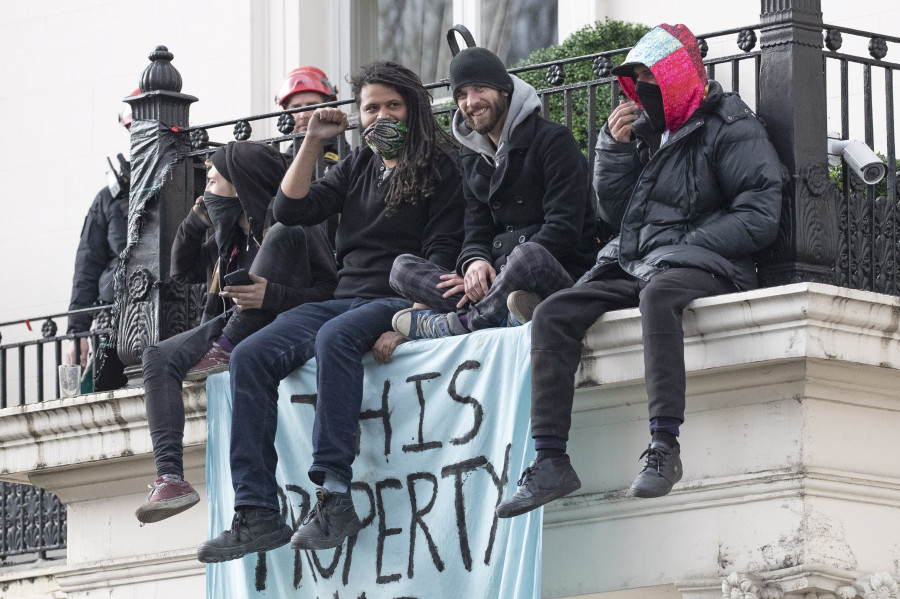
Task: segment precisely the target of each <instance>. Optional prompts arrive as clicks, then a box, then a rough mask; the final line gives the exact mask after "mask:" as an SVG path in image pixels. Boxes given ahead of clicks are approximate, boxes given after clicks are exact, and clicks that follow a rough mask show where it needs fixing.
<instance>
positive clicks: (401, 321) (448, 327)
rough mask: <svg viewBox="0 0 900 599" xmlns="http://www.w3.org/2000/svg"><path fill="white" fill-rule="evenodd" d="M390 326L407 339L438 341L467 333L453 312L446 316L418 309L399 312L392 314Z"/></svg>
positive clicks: (434, 311)
mask: <svg viewBox="0 0 900 599" xmlns="http://www.w3.org/2000/svg"><path fill="white" fill-rule="evenodd" d="M391 326H393V327H394V330H395V331H397V332H398V333H400V334H401V335H403V336H404V337H406V338H407V339H440V338H442V337H452V336H454V335H465V334H466V333H468V332H469V331H467V330H466V327H464V326H463V325H462V323H461V322H460V321H459V316H457V315H456V314H455V313H453V312H450V313H449V314H447V313H444V312H438V311H437V310H420V309H418V308H407V309H405V310H400V311H399V312H397V313H396V314H394V318H393V319H392V320H391Z"/></svg>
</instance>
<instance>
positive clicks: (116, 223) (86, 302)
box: [66, 93, 134, 391]
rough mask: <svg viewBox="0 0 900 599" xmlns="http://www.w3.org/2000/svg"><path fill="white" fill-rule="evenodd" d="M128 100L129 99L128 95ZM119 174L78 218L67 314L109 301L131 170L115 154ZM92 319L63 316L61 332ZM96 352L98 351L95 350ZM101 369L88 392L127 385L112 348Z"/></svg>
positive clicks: (78, 329)
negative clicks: (65, 324) (80, 221)
mask: <svg viewBox="0 0 900 599" xmlns="http://www.w3.org/2000/svg"><path fill="white" fill-rule="evenodd" d="M132 95H134V94H133V93H132ZM131 119H132V117H131V107H130V106H127V105H126V108H125V109H124V110H123V111H122V113H121V114H120V115H119V120H120V122H121V123H122V125H123V126H124V127H125V129H127V130H129V131H130V130H131ZM119 160H120V171H121V172H115V171H113V172H109V173H107V177H108V179H109V185H107V186H106V187H104V188H103V189H101V190H100V192H99V193H98V194H97V196H96V197H95V198H94V202H93V203H92V204H91V207H90V209H89V210H88V213H87V216H85V218H84V226H83V227H82V228H81V238H80V239H79V241H78V250H77V252H76V253H75V273H74V275H73V276H72V298H71V300H70V301H69V311H73V310H80V309H84V308H90V307H92V306H97V305H106V304H112V303H113V301H114V300H115V293H114V286H113V276H114V275H115V272H116V266H117V265H118V262H119V254H120V253H122V250H124V249H125V240H126V230H127V228H128V190H129V179H130V176H131V166H130V165H129V164H128V162H126V161H125V160H124V159H123V158H122V155H121V154H119ZM94 316H95V315H94V314H75V315H72V316H70V317H69V325H68V329H67V330H66V333H67V334H69V335H71V334H75V333H87V332H88V331H90V330H91V324H92V323H93V320H94ZM88 339H90V337H88V336H84V337H79V338H77V339H75V343H77V344H78V353H79V356H78V357H79V360H78V361H79V363H80V364H81V366H82V368H85V367H86V366H87V362H88V354H89V353H90V344H89V342H88ZM75 343H73V344H72V345H71V346H70V347H69V349H68V350H67V351H66V363H68V364H74V363H75ZM98 351H99V349H98ZM94 362H95V364H96V365H98V366H102V367H101V368H100V369H99V371H97V372H94V373H93V378H94V380H93V383H94V384H93V390H94V391H110V390H112V389H118V388H119V387H121V386H122V385H124V384H125V383H127V382H128V378H127V377H126V376H125V374H124V370H125V366H124V365H123V364H122V362H121V361H120V360H119V356H118V354H117V353H116V351H115V349H114V348H113V349H112V350H111V351H110V350H107V351H105V352H104V353H103V356H102V358H99V357H98V359H96V360H94Z"/></svg>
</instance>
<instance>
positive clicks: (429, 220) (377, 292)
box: [197, 61, 463, 562]
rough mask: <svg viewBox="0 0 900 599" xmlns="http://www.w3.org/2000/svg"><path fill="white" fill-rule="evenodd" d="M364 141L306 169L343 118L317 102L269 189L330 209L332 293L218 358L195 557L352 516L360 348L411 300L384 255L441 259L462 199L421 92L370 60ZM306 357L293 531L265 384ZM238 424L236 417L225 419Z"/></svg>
mask: <svg viewBox="0 0 900 599" xmlns="http://www.w3.org/2000/svg"><path fill="white" fill-rule="evenodd" d="M351 85H352V87H353V95H354V97H355V98H356V103H357V105H358V107H359V110H360V127H361V128H362V129H363V132H362V137H363V138H364V140H365V141H366V143H365V145H362V146H361V147H359V148H357V149H356V150H354V151H353V153H351V154H350V155H349V156H348V157H346V158H345V159H343V160H342V161H341V162H340V163H339V164H338V165H337V166H335V167H334V168H332V169H331V170H330V171H329V172H328V173H327V174H326V175H325V176H324V177H322V178H321V179H318V180H316V181H313V182H312V183H311V180H312V172H313V168H314V166H315V161H316V157H317V156H318V155H319V154H320V153H321V151H322V144H323V143H324V140H327V139H328V138H331V137H334V136H335V135H339V134H341V133H342V132H343V131H344V130H345V129H346V128H347V126H348V121H347V115H346V114H344V113H343V112H342V111H341V110H339V109H337V108H319V109H317V110H316V111H315V112H314V113H313V116H312V118H311V119H310V121H309V125H308V128H307V131H306V137H305V138H304V140H303V144H302V145H301V147H300V150H299V152H298V153H297V157H296V158H295V159H294V162H293V163H292V164H291V167H290V168H289V169H288V172H287V174H286V175H285V178H284V180H283V181H282V183H281V188H280V190H279V192H278V195H277V196H276V199H275V217H276V218H277V219H278V220H279V221H280V222H282V223H284V224H288V225H296V224H307V225H311V224H315V223H319V222H322V221H324V220H325V219H326V218H328V217H329V216H330V215H332V214H335V213H340V214H341V220H340V225H339V226H338V229H337V247H336V250H337V258H338V263H339V267H338V285H337V290H336V291H335V293H334V297H335V299H334V300H331V301H327V302H321V303H317V304H305V305H303V306H299V307H298V308H296V309H293V310H289V311H287V312H284V313H282V314H281V315H280V316H279V317H278V318H277V319H276V320H275V322H273V323H272V324H271V325H269V326H267V327H265V328H264V329H262V330H260V331H259V332H257V333H256V334H254V335H251V336H250V337H248V338H247V339H245V340H244V341H243V343H241V344H240V345H239V346H238V347H237V348H236V350H235V352H234V353H233V354H232V356H231V365H230V372H231V389H232V397H233V400H234V411H233V416H232V418H233V420H232V422H233V423H235V424H233V426H232V431H231V476H232V484H233V486H234V492H235V501H234V505H235V515H234V520H233V521H232V526H231V529H230V530H226V531H225V532H223V533H222V534H220V535H219V536H218V537H216V538H214V539H212V540H210V541H207V542H205V543H203V544H202V545H201V546H200V549H199V550H198V552H197V557H198V559H199V560H200V561H202V562H219V561H224V560H230V559H236V558H239V557H241V556H243V555H246V554H248V553H254V552H258V551H268V550H270V549H275V548H276V547H280V546H282V545H284V544H285V543H287V542H288V541H289V540H290V541H291V547H293V548H295V549H326V548H330V547H337V546H339V545H340V544H341V543H342V542H343V540H344V539H345V538H347V537H348V536H350V535H352V534H355V533H356V532H358V531H359V529H360V527H361V525H360V521H359V518H358V517H357V515H356V512H355V511H354V509H353V501H352V499H351V496H350V483H351V481H352V476H353V470H352V464H353V460H354V457H355V451H356V430H357V426H358V424H359V412H360V405H361V403H362V392H363V391H362V390H363V366H362V356H363V354H365V353H366V352H368V351H369V350H371V349H372V348H373V345H374V344H376V342H377V341H378V340H379V338H380V337H381V336H382V335H383V334H384V333H386V332H387V331H390V329H391V318H392V317H393V315H394V314H395V313H396V312H397V311H399V310H402V309H404V308H407V307H409V306H410V304H411V302H410V301H409V300H406V299H403V298H401V297H398V296H397V294H396V293H394V291H393V290H392V289H391V287H390V285H389V284H388V276H389V273H390V270H391V265H392V263H393V262H394V259H395V258H396V257H397V256H399V255H400V254H413V255H416V256H421V257H423V258H425V259H426V260H428V261H430V262H433V263H434V264H435V265H437V266H439V267H441V268H450V267H452V265H453V263H454V261H455V260H456V256H457V255H458V254H459V250H460V245H461V240H462V214H463V201H462V191H461V188H460V175H459V171H458V170H457V166H456V160H455V157H456V149H455V146H454V144H453V140H452V139H451V138H450V137H449V136H448V135H447V134H445V133H444V132H443V131H442V130H441V129H440V127H439V126H438V124H437V122H436V121H435V119H434V116H433V115H432V113H431V103H430V97H429V94H428V92H427V91H426V90H425V88H424V87H423V86H422V82H421V81H420V80H419V78H418V77H417V76H416V75H415V73H413V72H412V71H410V70H409V69H407V68H405V67H403V66H401V65H399V64H397V63H394V62H385V61H380V62H375V63H372V64H370V65H368V66H365V67H363V68H362V69H360V70H359V72H358V73H357V74H356V75H355V76H354V77H353V78H352V80H351ZM313 357H315V359H316V379H317V386H318V396H317V400H316V415H315V424H314V426H313V431H312V447H313V464H312V467H311V468H310V470H309V477H310V479H311V480H312V481H313V482H314V483H315V484H316V485H319V488H317V489H316V496H317V499H318V503H317V504H316V506H315V507H314V508H313V511H312V512H311V514H310V518H309V519H308V523H307V524H305V525H304V526H303V527H301V528H300V529H299V530H298V531H297V533H296V534H294V535H293V539H292V538H291V535H292V534H293V530H292V529H291V527H290V526H288V525H287V524H285V522H284V519H283V517H282V516H281V514H280V512H279V509H278V508H279V503H278V495H277V491H278V485H277V483H276V481H275V466H276V463H277V461H278V456H277V453H276V451H275V429H276V425H277V400H278V393H277V388H278V383H279V381H280V380H281V379H283V378H285V377H286V376H287V375H288V374H290V373H291V372H292V371H293V370H295V369H296V368H298V367H299V366H301V365H303V364H304V363H305V362H306V361H307V360H309V359H310V358H313ZM238 423H239V424H238Z"/></svg>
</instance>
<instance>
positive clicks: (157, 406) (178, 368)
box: [142, 224, 312, 475]
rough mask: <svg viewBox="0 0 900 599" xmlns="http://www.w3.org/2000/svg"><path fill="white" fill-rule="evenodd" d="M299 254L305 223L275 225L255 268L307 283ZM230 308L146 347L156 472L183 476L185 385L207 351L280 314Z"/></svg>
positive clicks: (283, 280) (293, 283)
mask: <svg viewBox="0 0 900 599" xmlns="http://www.w3.org/2000/svg"><path fill="white" fill-rule="evenodd" d="M297 252H304V253H305V252H306V233H305V232H304V231H303V229H302V227H299V226H297V227H285V226H284V225H280V224H278V225H275V226H274V227H272V228H271V229H269V232H268V233H267V234H266V237H265V239H263V242H262V245H261V246H260V248H259V253H258V254H257V255H256V258H255V259H254V260H253V265H252V266H251V268H250V272H252V273H253V274H258V275H259V276H261V277H263V278H265V279H267V280H270V281H273V282H277V283H280V284H282V285H287V286H290V287H308V286H309V285H310V284H311V283H312V275H311V273H310V267H309V260H308V259H307V260H303V259H300V258H299V257H294V256H296V254H297ZM285 256H292V258H290V259H287V258H285ZM230 312H231V313H232V314H222V315H219V316H218V317H216V318H213V319H212V320H209V321H207V322H205V323H203V324H201V325H200V326H198V327H195V328H193V329H191V330H189V331H185V332H183V333H181V334H179V335H175V336H174V337H170V338H168V339H165V340H163V341H160V342H159V343H157V344H156V345H151V346H150V347H148V348H146V349H145V350H144V353H143V356H142V363H143V374H144V404H145V407H146V409H147V424H148V428H149V429H150V438H151V440H152V441H153V455H154V457H155V458H156V473H157V475H162V474H178V475H183V474H184V466H183V465H182V453H183V447H182V440H183V437H184V399H183V398H182V395H181V384H182V382H183V381H184V376H185V374H187V371H188V370H190V368H191V367H192V366H193V365H194V364H196V363H197V362H199V361H200V360H201V359H202V358H203V356H204V355H206V352H207V351H209V348H210V347H212V343H213V341H215V340H216V339H218V337H219V336H220V335H222V334H223V332H224V334H225V335H227V336H228V339H229V340H231V342H232V343H234V344H238V343H240V342H241V341H242V340H243V339H246V338H247V337H249V336H250V335H252V334H253V333H255V332H256V331H258V330H260V329H261V328H263V327H265V326H266V325H268V324H269V323H271V322H272V321H273V320H275V316H276V314H275V313H274V312H271V311H268V310H244V311H241V310H232V311H230ZM229 316H230V318H229ZM226 321H227V325H226Z"/></svg>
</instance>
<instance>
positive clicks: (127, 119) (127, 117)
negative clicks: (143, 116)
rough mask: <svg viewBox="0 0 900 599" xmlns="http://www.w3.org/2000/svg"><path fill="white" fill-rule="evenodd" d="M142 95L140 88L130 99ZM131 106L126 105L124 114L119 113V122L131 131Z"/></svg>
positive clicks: (123, 110) (131, 94) (132, 93)
mask: <svg viewBox="0 0 900 599" xmlns="http://www.w3.org/2000/svg"><path fill="white" fill-rule="evenodd" d="M139 93H141V90H140V88H138V89H136V90H134V91H133V92H131V93H130V94H128V97H129V98H130V97H131V96H136V95H138V94H139ZM131 120H132V117H131V104H125V108H123V109H122V112H120V113H119V122H120V123H122V126H123V127H125V128H126V129H128V130H129V131H131Z"/></svg>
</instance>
